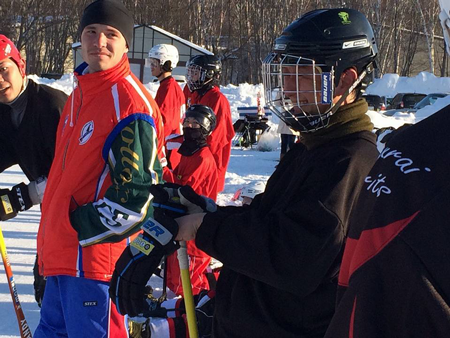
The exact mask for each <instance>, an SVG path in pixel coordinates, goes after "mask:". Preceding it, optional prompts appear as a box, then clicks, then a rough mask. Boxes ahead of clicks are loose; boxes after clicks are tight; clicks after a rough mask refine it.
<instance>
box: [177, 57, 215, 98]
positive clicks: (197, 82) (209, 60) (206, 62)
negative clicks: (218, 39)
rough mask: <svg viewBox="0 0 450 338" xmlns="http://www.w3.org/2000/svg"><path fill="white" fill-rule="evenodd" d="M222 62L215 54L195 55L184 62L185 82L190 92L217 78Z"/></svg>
mask: <svg viewBox="0 0 450 338" xmlns="http://www.w3.org/2000/svg"><path fill="white" fill-rule="evenodd" d="M221 74H222V62H221V61H220V59H219V58H218V57H217V56H215V55H195V56H193V57H192V58H191V59H190V60H189V61H188V63H187V64H186V82H187V85H188V87H189V90H190V91H191V92H193V91H195V90H198V89H200V88H202V87H203V86H204V85H206V84H208V83H210V82H212V81H214V80H219V78H220V75H221Z"/></svg>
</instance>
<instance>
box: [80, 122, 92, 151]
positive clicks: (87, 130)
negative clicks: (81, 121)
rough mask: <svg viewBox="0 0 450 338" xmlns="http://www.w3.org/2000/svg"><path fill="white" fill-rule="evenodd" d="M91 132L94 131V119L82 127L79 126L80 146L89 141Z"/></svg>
mask: <svg viewBox="0 0 450 338" xmlns="http://www.w3.org/2000/svg"><path fill="white" fill-rule="evenodd" d="M93 133H94V121H89V122H87V123H86V124H85V125H84V126H83V128H81V135H80V138H79V141H80V146H82V145H83V144H85V143H86V142H87V141H89V139H90V138H91V136H92V134H93Z"/></svg>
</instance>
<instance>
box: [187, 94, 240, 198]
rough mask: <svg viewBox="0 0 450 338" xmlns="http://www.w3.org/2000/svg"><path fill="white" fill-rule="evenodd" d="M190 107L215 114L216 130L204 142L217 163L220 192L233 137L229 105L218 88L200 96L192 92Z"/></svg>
mask: <svg viewBox="0 0 450 338" xmlns="http://www.w3.org/2000/svg"><path fill="white" fill-rule="evenodd" d="M188 101H189V103H190V105H193V104H202V105H205V106H208V107H210V108H211V109H212V110H213V111H214V113H215V114H216V119H217V123H216V129H214V131H213V132H212V134H211V135H209V137H208V139H207V140H206V141H207V142H208V144H209V146H210V149H211V152H212V154H213V156H214V159H215V160H216V163H217V169H218V175H217V177H218V182H217V189H218V192H221V191H222V190H223V189H224V187H225V174H226V172H227V167H228V162H229V161H230V154H231V140H232V138H233V136H234V129H233V122H232V120H231V110H230V103H229V102H228V100H227V98H226V97H225V95H223V94H222V93H221V92H220V89H219V88H218V87H213V88H211V89H209V90H208V91H207V92H206V93H205V94H204V95H202V96H200V95H199V91H194V92H193V93H191V94H190V96H189V100H188Z"/></svg>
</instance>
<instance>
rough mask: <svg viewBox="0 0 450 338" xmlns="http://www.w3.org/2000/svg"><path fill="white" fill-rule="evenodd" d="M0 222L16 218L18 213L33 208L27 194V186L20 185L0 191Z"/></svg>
mask: <svg viewBox="0 0 450 338" xmlns="http://www.w3.org/2000/svg"><path fill="white" fill-rule="evenodd" d="M0 199H1V204H0V220H2V221H6V220H8V219H10V218H13V217H16V216H17V213H18V212H19V211H25V210H28V209H30V208H31V207H32V206H33V202H32V201H31V199H30V194H29V193H28V186H27V185H26V184H25V183H23V182H22V183H20V184H17V185H15V186H14V187H12V188H11V190H9V189H0Z"/></svg>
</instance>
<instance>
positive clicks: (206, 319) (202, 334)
mask: <svg viewBox="0 0 450 338" xmlns="http://www.w3.org/2000/svg"><path fill="white" fill-rule="evenodd" d="M215 295H216V293H215V291H211V290H203V291H201V292H200V293H199V294H198V295H196V296H194V302H195V304H196V307H195V316H196V318H197V328H198V336H199V338H206V337H211V333H212V320H213V314H214V303H215ZM177 310H178V311H179V312H180V313H182V314H183V317H182V318H174V324H175V325H174V326H175V338H184V337H186V336H187V333H188V327H187V324H186V320H185V316H186V315H185V312H186V311H185V307H184V299H183V300H182V301H181V304H180V309H177ZM181 319H182V320H181Z"/></svg>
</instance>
